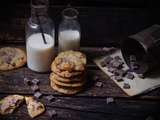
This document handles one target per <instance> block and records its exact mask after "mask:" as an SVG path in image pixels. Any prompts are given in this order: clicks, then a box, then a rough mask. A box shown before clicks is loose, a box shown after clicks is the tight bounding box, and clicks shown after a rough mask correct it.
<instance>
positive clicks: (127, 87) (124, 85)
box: [123, 83, 131, 89]
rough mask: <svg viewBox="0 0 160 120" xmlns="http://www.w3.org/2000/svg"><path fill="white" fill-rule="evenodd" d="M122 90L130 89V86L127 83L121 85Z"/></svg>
mask: <svg viewBox="0 0 160 120" xmlns="http://www.w3.org/2000/svg"><path fill="white" fill-rule="evenodd" d="M123 88H124V89H130V88H131V86H130V85H129V83H124V84H123Z"/></svg>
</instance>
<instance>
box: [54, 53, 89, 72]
mask: <svg viewBox="0 0 160 120" xmlns="http://www.w3.org/2000/svg"><path fill="white" fill-rule="evenodd" d="M53 63H54V65H55V66H56V67H57V68H58V69H59V70H61V71H69V72H71V71H84V70H85V66H86V63H87V59H86V56H85V54H83V53H81V52H79V51H72V50H69V51H65V52H61V53H60V54H59V55H58V56H57V57H56V58H55V60H54V62H53ZM51 67H53V66H51ZM52 69H54V68H52Z"/></svg>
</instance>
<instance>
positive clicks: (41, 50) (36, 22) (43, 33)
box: [26, 0, 55, 72]
mask: <svg viewBox="0 0 160 120" xmlns="http://www.w3.org/2000/svg"><path fill="white" fill-rule="evenodd" d="M47 12H48V0H43V1H42V0H41V1H40V2H39V1H38V0H32V1H31V17H30V18H29V20H28V22H27V24H26V49H27V66H28V68H30V69H31V70H33V71H36V72H47V71H50V66H51V63H52V61H53V58H54V45H55V39H54V37H55V35H54V34H55V33H54V25H53V22H52V20H51V19H50V18H49V17H48V13H47Z"/></svg>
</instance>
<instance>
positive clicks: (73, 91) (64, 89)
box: [50, 81, 82, 95]
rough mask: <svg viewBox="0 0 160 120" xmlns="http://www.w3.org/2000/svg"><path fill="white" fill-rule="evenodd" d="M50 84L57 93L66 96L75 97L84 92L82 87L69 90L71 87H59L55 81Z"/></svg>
mask: <svg viewBox="0 0 160 120" xmlns="http://www.w3.org/2000/svg"><path fill="white" fill-rule="evenodd" d="M50 84H51V87H52V88H53V89H54V90H55V91H57V92H60V93H62V94H65V95H74V94H76V93H78V92H80V91H81V90H82V87H77V88H69V87H63V86H59V85H56V84H55V83H54V82H53V81H50Z"/></svg>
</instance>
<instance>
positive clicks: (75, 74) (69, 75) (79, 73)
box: [52, 62, 84, 78]
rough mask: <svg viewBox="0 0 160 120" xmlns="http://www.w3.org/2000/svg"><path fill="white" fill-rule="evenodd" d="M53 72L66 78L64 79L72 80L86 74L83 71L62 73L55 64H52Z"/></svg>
mask: <svg viewBox="0 0 160 120" xmlns="http://www.w3.org/2000/svg"><path fill="white" fill-rule="evenodd" d="M52 71H53V72H54V73H56V74H57V75H59V76H61V77H64V78H70V77H75V76H77V75H82V74H83V73H84V72H82V71H74V72H69V71H62V70H59V69H58V68H57V67H56V65H55V64H54V62H53V63H52Z"/></svg>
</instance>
